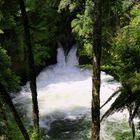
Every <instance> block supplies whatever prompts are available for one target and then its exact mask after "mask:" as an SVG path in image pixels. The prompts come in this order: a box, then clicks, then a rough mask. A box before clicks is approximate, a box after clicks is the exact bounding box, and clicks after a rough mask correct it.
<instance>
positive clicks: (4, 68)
mask: <svg viewBox="0 0 140 140" xmlns="http://www.w3.org/2000/svg"><path fill="white" fill-rule="evenodd" d="M0 60H1V61H0V82H1V84H3V85H4V86H5V87H6V89H7V90H8V91H13V90H16V89H18V84H19V78H18V77H17V76H15V74H14V73H13V72H12V71H11V70H10V59H9V57H8V56H7V54H6V51H5V50H4V49H3V48H1V47H0Z"/></svg>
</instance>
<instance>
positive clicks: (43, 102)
mask: <svg viewBox="0 0 140 140" xmlns="http://www.w3.org/2000/svg"><path fill="white" fill-rule="evenodd" d="M57 62H58V63H57V64H56V65H51V66H49V67H47V68H46V69H44V70H43V71H42V72H41V73H40V74H39V76H38V77H37V87H38V103H39V111H40V126H41V127H43V128H45V129H46V132H47V131H48V130H49V129H50V124H51V123H52V122H53V121H55V120H59V119H71V120H76V119H79V118H82V117H85V119H86V120H88V119H90V118H91V116H90V106H91V87H92V83H91V71H90V70H85V69H80V68H78V67H77V66H75V65H78V59H77V57H76V46H74V47H73V48H72V49H71V50H70V52H69V54H68V56H67V57H65V55H64V51H63V49H62V47H61V44H59V48H58V55H57ZM101 79H102V80H101V81H102V82H101V83H102V84H101V104H103V103H104V102H105V101H106V100H107V99H108V97H109V96H110V95H111V94H112V93H113V92H114V91H115V90H117V89H118V87H119V86H120V84H119V83H118V82H116V81H115V80H113V77H112V76H110V75H107V74H105V73H104V72H102V73H101ZM110 80H112V81H111V82H109V81H110ZM14 102H15V104H16V103H20V104H22V108H26V110H27V114H26V115H27V116H28V117H29V118H30V119H31V114H32V113H31V112H32V111H31V110H32V109H31V107H32V105H31V93H30V92H29V84H28V83H27V84H26V86H25V87H23V88H22V91H21V93H20V95H19V96H17V97H16V98H15V99H14ZM110 104H111V103H109V104H107V105H106V106H105V107H104V108H103V109H102V110H101V114H103V112H105V110H106V109H107V108H109V106H110ZM126 118H127V114H126V113H123V114H122V113H115V114H114V115H112V116H110V117H109V118H107V119H106V120H105V121H104V122H103V123H102V124H101V140H115V138H114V137H113V136H112V135H111V134H112V133H113V132H114V131H116V130H119V129H120V131H122V130H121V124H122V123H124V121H126ZM73 140H78V139H77V138H75V139H73ZM81 140H82V139H81Z"/></svg>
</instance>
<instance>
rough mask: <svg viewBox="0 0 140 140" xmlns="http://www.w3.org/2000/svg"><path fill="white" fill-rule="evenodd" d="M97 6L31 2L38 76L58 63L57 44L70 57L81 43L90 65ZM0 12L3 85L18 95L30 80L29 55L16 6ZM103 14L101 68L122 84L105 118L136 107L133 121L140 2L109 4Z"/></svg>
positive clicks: (13, 1)
mask: <svg viewBox="0 0 140 140" xmlns="http://www.w3.org/2000/svg"><path fill="white" fill-rule="evenodd" d="M93 6H94V2H93V1H92V0H84V1H83V0H72V1H69V0H54V1H52V0H41V1H38V0H26V11H27V14H28V18H29V27H30V32H31V40H32V45H33V53H34V59H35V66H36V70H37V73H38V72H39V71H40V70H41V68H43V67H45V66H46V65H49V64H52V63H56V48H57V42H58V41H60V42H62V44H63V46H64V48H65V51H66V52H68V50H69V49H70V47H71V46H72V45H73V44H75V43H77V44H78V45H79V48H78V55H79V58H80V63H81V64H87V63H88V64H89V63H91V58H92V44H93V38H94V34H93V23H94V17H93ZM0 9H1V10H0V60H1V61H0V81H1V83H2V84H3V85H4V86H5V87H6V89H7V90H8V91H13V90H16V89H19V84H21V83H23V81H24V82H25V81H27V79H28V77H27V66H26V65H27V53H28V52H27V49H26V45H25V41H24V36H23V26H22V19H21V13H20V10H19V4H18V2H17V0H0ZM102 13H103V19H102V21H103V23H102V24H103V25H102V30H103V31H102V38H103V39H102V61H101V64H102V68H103V70H105V71H106V72H108V73H110V74H112V75H113V76H115V78H116V79H117V80H118V81H119V82H120V83H121V84H122V87H121V89H119V92H118V93H119V96H118V98H117V99H116V101H115V102H114V104H112V106H111V108H110V110H109V111H108V112H106V114H105V115H106V116H108V115H110V114H112V113H114V112H115V111H120V110H121V109H124V108H128V110H130V108H129V107H130V106H131V108H132V109H131V111H132V112H131V113H130V114H131V115H132V116H131V115H130V118H131V121H132V120H133V118H134V117H139V106H140V102H139V101H140V96H139V93H140V2H138V1H136V0H134V1H132V0H115V1H111V0H106V1H105V2H104V4H103V6H102ZM21 64H22V65H21ZM128 95H129V96H128ZM130 99H131V100H130ZM124 101H126V102H124ZM118 104H119V106H118ZM104 117H105V116H104Z"/></svg>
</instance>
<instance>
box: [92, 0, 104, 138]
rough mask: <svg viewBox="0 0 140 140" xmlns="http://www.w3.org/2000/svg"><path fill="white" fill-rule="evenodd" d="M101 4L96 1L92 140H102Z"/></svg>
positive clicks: (98, 0) (99, 1)
mask: <svg viewBox="0 0 140 140" xmlns="http://www.w3.org/2000/svg"><path fill="white" fill-rule="evenodd" d="M101 2H102V0H94V27H93V29H94V31H93V37H94V40H93V41H94V43H93V76H92V108H91V112H92V136H91V139H92V140H99V139H100V59H101V33H102V30H101V26H102V25H101V10H102V8H101Z"/></svg>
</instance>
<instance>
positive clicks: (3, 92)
mask: <svg viewBox="0 0 140 140" xmlns="http://www.w3.org/2000/svg"><path fill="white" fill-rule="evenodd" d="M0 95H1V97H2V98H3V100H5V103H6V104H7V105H8V106H9V108H10V109H11V111H12V113H13V116H14V118H15V121H16V123H17V125H18V127H19V129H20V131H21V133H22V135H23V137H24V139H25V140H30V138H29V135H28V133H27V131H26V129H25V127H24V125H23V123H22V121H21V120H20V117H19V115H18V113H17V111H16V109H15V107H14V104H13V102H12V100H11V97H10V96H9V94H8V92H7V91H6V89H5V87H4V86H3V85H2V84H1V83H0Z"/></svg>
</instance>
